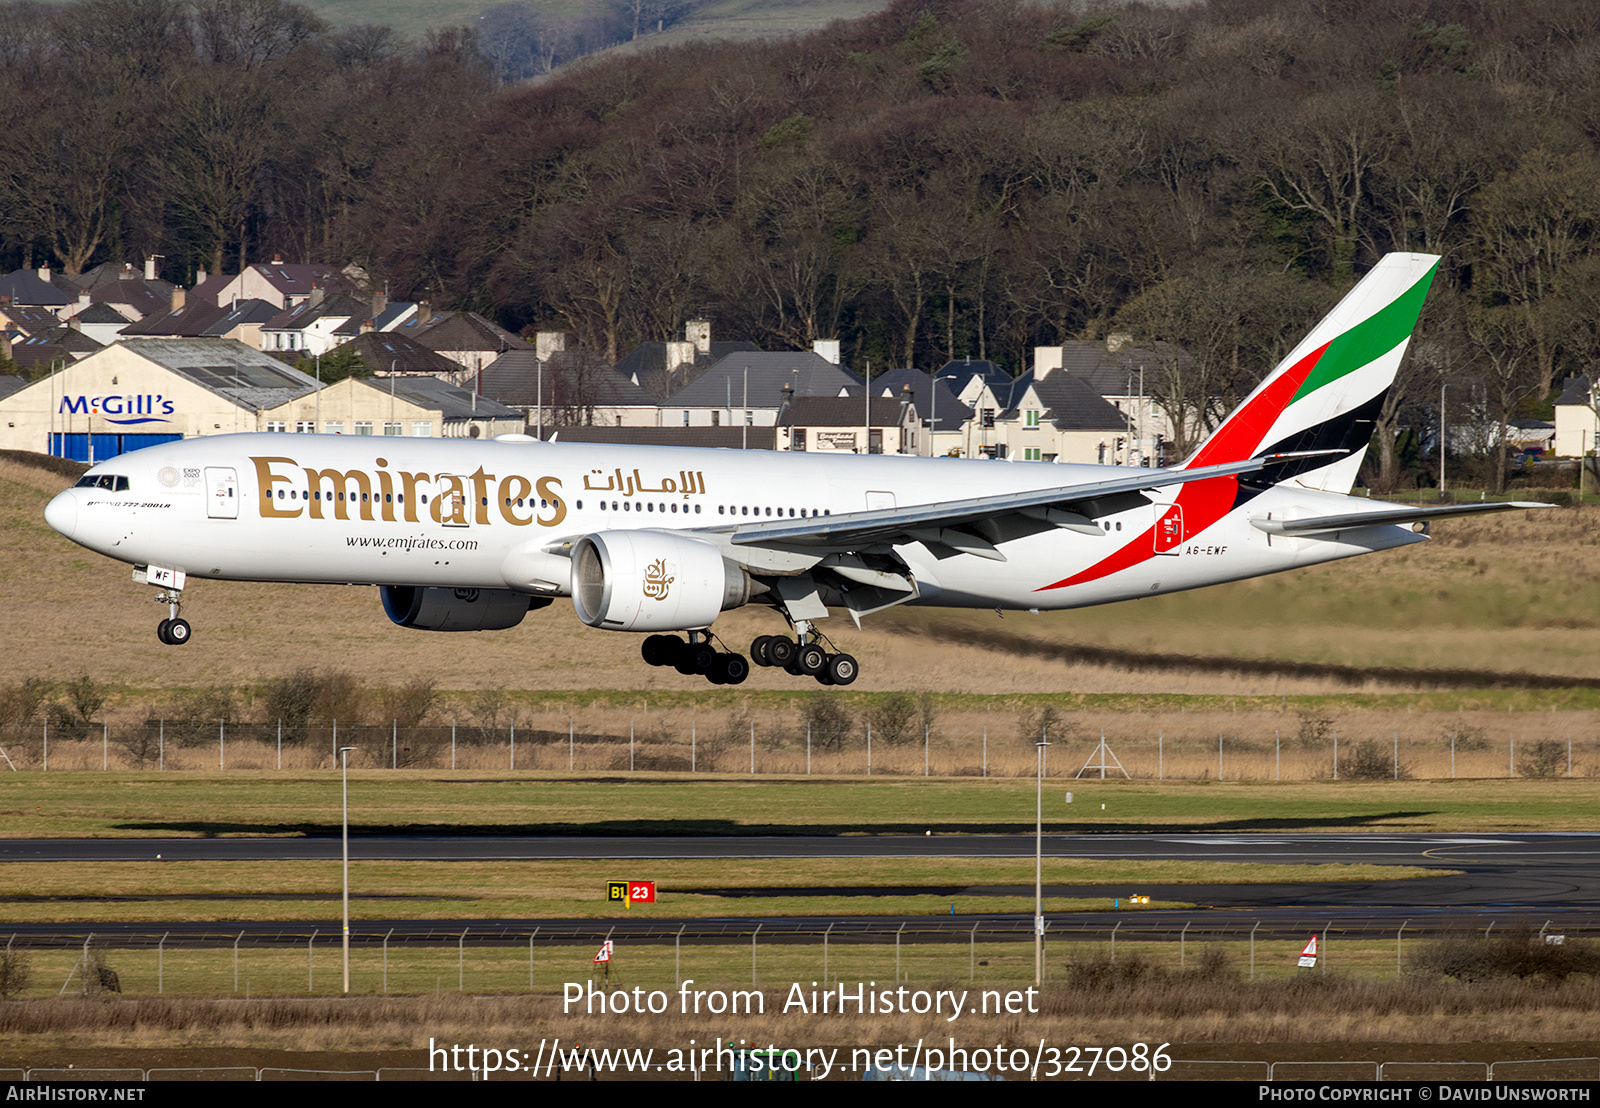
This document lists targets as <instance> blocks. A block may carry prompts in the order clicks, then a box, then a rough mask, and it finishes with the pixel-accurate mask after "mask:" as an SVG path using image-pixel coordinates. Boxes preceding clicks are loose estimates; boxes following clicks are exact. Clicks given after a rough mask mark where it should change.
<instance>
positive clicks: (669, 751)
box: [0, 711, 1600, 781]
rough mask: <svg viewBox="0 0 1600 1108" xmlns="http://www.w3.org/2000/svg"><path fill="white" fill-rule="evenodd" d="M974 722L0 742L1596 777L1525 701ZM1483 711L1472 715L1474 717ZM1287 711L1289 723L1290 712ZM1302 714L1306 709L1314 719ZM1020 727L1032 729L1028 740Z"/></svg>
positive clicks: (879, 765) (218, 761)
mask: <svg viewBox="0 0 1600 1108" xmlns="http://www.w3.org/2000/svg"><path fill="white" fill-rule="evenodd" d="M995 715H996V716H997V717H999V718H997V720H996V723H995V726H993V727H989V726H984V727H979V728H975V729H967V728H959V727H950V726H946V725H940V724H932V725H924V724H921V723H904V722H903V721H902V723H901V725H897V726H894V727H891V728H888V729H887V730H886V729H885V728H883V727H881V726H880V727H874V726H873V725H872V724H870V723H866V724H862V723H859V721H857V722H855V723H852V724H851V725H850V726H849V727H848V728H838V727H836V728H833V729H831V730H825V729H823V728H820V727H816V726H812V725H810V724H808V723H805V722H798V723H797V722H796V721H795V720H794V719H793V718H792V713H790V715H789V716H785V715H784V714H783V713H781V712H776V711H774V712H765V713H735V714H733V715H732V716H731V717H729V718H707V719H702V720H695V719H686V720H682V721H678V720H672V721H665V720H663V719H662V718H661V717H655V716H652V717H644V718H629V717H627V716H625V715H620V714H619V713H616V712H612V713H609V717H610V718H603V719H598V720H584V719H582V718H579V717H578V716H575V715H574V716H564V717H561V718H559V719H541V720H537V721H534V722H533V723H532V724H529V725H516V724H513V725H510V726H504V727H495V728H485V727H479V726H475V725H474V726H468V725H465V724H456V723H446V724H438V725H430V726H421V727H401V726H399V724H398V722H392V723H390V724H388V725H371V724H359V725H351V724H342V723H339V722H338V721H336V720H331V721H328V722H326V723H318V724H314V725H303V726H298V727H296V726H286V725H284V724H282V723H251V724H243V723H228V722H226V721H210V722H203V723H197V722H193V721H190V722H179V721H169V720H144V721H137V722H128V721H115V720H106V721H103V722H97V723H95V724H94V725H92V726H90V727H87V728H85V727H82V726H79V727H77V728H76V729H74V730H71V731H67V732H63V730H62V729H61V728H60V727H57V728H56V729H55V730H54V732H52V730H51V727H50V725H49V724H36V725H34V726H33V727H31V728H29V729H27V730H26V731H24V732H21V733H17V732H16V731H15V730H13V731H12V732H11V733H10V734H9V736H8V737H6V738H5V739H0V773H4V772H8V771H16V772H23V771H31V770H44V771H50V772H57V771H65V770H74V771H84V770H89V771H96V770H111V769H116V770H148V771H152V772H165V771H203V772H204V771H209V772H228V771H230V770H231V771H238V770H258V771H259V770H273V771H276V770H283V771H302V770H308V769H334V768H337V766H338V750H339V749H340V748H341V747H353V748H354V749H353V750H352V752H351V754H350V768H351V769H356V770H377V769H392V770H402V769H405V770H417V769H422V770H432V771H439V770H465V771H472V772H497V771H498V772H513V773H515V772H528V773H555V774H559V773H595V772H605V773H630V772H631V773H691V774H700V775H707V776H741V775H742V776H805V775H820V776H835V777H837V776H860V777H870V776H883V777H908V776H928V777H1032V776H1034V773H1035V757H1036V755H1035V750H1034V747H1033V745H1032V741H1028V740H1025V739H1024V738H1023V735H1024V734H1033V735H1035V736H1043V737H1045V738H1047V739H1048V741H1049V742H1050V743H1051V747H1050V750H1049V753H1048V755H1047V759H1046V765H1047V768H1046V774H1047V776H1049V777H1050V778H1052V779H1058V780H1073V779H1076V780H1085V779H1089V780H1141V781H1165V780H1173V781H1181V780H1233V781H1311V780H1326V781H1333V780H1365V781H1403V780H1410V779H1453V778H1473V779H1492V778H1502V779H1505V778H1537V779H1543V780H1550V779H1556V778H1564V777H1597V776H1600V735H1596V734H1588V733H1582V732H1574V731H1572V730H1570V729H1569V727H1568V726H1563V725H1561V724H1559V723H1553V722H1552V720H1551V718H1549V716H1550V714H1549V713H1538V712H1528V713H1523V714H1522V715H1521V716H1519V717H1518V718H1517V719H1515V720H1514V721H1513V726H1512V727H1507V728H1506V729H1504V730H1499V729H1491V727H1490V726H1488V725H1486V724H1484V723H1483V722H1476V723H1463V724H1461V725H1460V726H1458V727H1453V728H1452V727H1445V728H1440V727H1437V726H1434V727H1432V729H1430V730H1423V729H1422V728H1421V727H1420V726H1418V725H1408V724H1402V725H1401V726H1397V727H1395V728H1393V729H1391V730H1389V731H1387V732H1383V733H1373V732H1370V731H1364V732H1340V731H1338V730H1336V729H1334V728H1332V727H1328V726H1323V725H1322V724H1321V723H1320V722H1317V723H1316V725H1315V726H1313V727H1312V728H1311V729H1310V730H1311V733H1310V734H1306V733H1305V732H1306V730H1307V727H1306V726H1305V725H1304V724H1303V723H1302V724H1300V726H1299V729H1298V730H1296V729H1294V728H1293V727H1292V726H1291V727H1272V726H1271V722H1272V721H1271V720H1270V718H1266V719H1263V718H1262V717H1270V716H1272V715H1273V713H1259V714H1256V715H1254V716H1252V715H1251V714H1250V713H1246V714H1245V715H1244V716H1242V717H1240V719H1241V720H1242V722H1240V723H1236V724H1234V725H1233V726H1231V727H1221V728H1218V727H1205V728H1194V727H1189V728H1176V729H1170V730H1169V729H1166V728H1161V727H1155V728H1143V727H1130V728H1126V729H1123V730H1111V729H1104V730H1102V729H1098V728H1090V729H1084V728H1076V729H1075V728H1073V727H1071V726H1070V725H1057V726H1056V727H1055V728H1054V729H1052V728H1050V727H1044V728H1040V729H1038V730H1037V731H1034V730H1033V729H1032V728H1031V727H1028V726H1027V725H1028V722H1029V721H1028V719H1027V717H1025V716H1024V717H1022V718H1020V719H1013V718H1008V715H1009V714H1003V713H995ZM1475 718H1478V719H1480V720H1481V719H1482V718H1483V714H1480V715H1479V716H1477V717H1475ZM1288 722H1289V723H1290V724H1294V722H1295V721H1294V720H1293V719H1291V720H1289V721H1288ZM1314 722H1315V721H1314ZM1033 741H1036V739H1035V740H1033Z"/></svg>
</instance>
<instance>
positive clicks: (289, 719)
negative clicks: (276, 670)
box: [261, 666, 321, 742]
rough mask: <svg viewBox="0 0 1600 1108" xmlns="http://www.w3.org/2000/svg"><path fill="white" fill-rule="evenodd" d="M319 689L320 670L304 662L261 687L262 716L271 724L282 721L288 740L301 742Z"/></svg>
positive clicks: (309, 723) (315, 704)
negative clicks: (286, 674)
mask: <svg viewBox="0 0 1600 1108" xmlns="http://www.w3.org/2000/svg"><path fill="white" fill-rule="evenodd" d="M320 692H321V683H320V682H319V681H318V680H317V671H316V669H314V668H313V667H311V666H302V667H301V668H300V669H297V670H295V671H294V672H293V673H291V674H289V675H288V676H287V677H274V678H273V679H272V680H270V681H268V682H267V683H266V685H265V686H264V687H263V688H262V690H261V706H262V713H263V717H264V718H265V719H266V721H267V722H268V723H269V724H276V723H279V722H281V723H282V724H283V737H284V740H285V741H286V742H300V741H301V740H303V739H304V738H305V737H306V732H307V730H308V728H309V727H310V725H311V719H312V714H313V713H314V712H315V711H316V707H317V697H318V695H319V694H320Z"/></svg>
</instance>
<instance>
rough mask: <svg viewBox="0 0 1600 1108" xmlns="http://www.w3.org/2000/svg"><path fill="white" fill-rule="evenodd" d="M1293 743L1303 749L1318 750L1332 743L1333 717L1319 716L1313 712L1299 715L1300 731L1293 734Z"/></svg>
mask: <svg viewBox="0 0 1600 1108" xmlns="http://www.w3.org/2000/svg"><path fill="white" fill-rule="evenodd" d="M1294 741H1295V742H1297V743H1299V744H1300V745H1301V746H1305V747H1316V748H1317V749H1318V750H1320V749H1322V748H1323V747H1324V746H1327V745H1328V744H1330V743H1332V742H1333V717H1331V716H1319V715H1317V714H1316V713H1315V712H1301V713H1300V730H1298V731H1296V732H1295V736H1294Z"/></svg>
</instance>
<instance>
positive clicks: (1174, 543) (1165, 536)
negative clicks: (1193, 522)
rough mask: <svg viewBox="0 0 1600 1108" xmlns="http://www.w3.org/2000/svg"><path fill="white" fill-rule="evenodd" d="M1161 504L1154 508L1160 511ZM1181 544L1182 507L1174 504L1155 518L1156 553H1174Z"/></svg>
mask: <svg viewBox="0 0 1600 1108" xmlns="http://www.w3.org/2000/svg"><path fill="white" fill-rule="evenodd" d="M1161 507H1162V506H1161V505H1160V504H1157V505H1156V510H1157V511H1161ZM1181 545H1183V507H1182V506H1181V505H1178V504H1174V505H1172V506H1171V507H1169V508H1167V510H1166V511H1165V512H1162V514H1161V517H1160V518H1159V519H1157V520H1156V553H1157V554H1176V553H1177V552H1178V547H1179V546H1181Z"/></svg>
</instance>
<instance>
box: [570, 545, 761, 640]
mask: <svg viewBox="0 0 1600 1108" xmlns="http://www.w3.org/2000/svg"><path fill="white" fill-rule="evenodd" d="M750 592H751V585H750V575H749V574H748V573H746V572H745V570H744V567H743V566H739V565H735V564H734V563H733V562H730V561H728V560H727V559H725V558H724V557H723V556H722V553H721V551H719V550H718V549H717V548H716V547H714V546H712V545H711V544H710V543H708V542H702V541H701V540H699V539H694V538H689V537H687V536H684V535H675V534H672V533H671V532H664V531H601V532H598V533H596V534H593V535H585V536H584V537H583V538H581V539H579V540H578V542H577V543H576V544H575V545H574V546H573V548H572V606H573V608H575V609H576V610H577V613H578V618H579V619H581V620H583V622H585V623H587V624H588V625H589V626H590V627H600V628H603V629H605V630H607V631H695V630H699V629H701V628H703V627H710V626H711V622H712V621H713V620H715V619H716V618H717V615H718V613H720V612H725V611H727V610H728V609H729V608H738V607H742V606H743V605H745V604H747V603H749V601H750Z"/></svg>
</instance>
